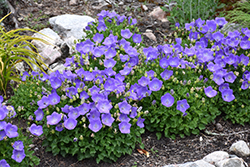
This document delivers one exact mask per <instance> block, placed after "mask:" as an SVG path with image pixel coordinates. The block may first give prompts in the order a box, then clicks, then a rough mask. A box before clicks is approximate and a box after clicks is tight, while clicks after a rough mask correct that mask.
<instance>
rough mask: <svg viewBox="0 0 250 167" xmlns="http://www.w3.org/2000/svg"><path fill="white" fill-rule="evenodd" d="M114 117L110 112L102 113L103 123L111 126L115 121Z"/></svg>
mask: <svg viewBox="0 0 250 167" xmlns="http://www.w3.org/2000/svg"><path fill="white" fill-rule="evenodd" d="M114 120H115V119H114V118H113V117H112V116H111V114H110V113H108V114H102V123H103V124H104V125H107V126H111V125H112V123H113V122H114Z"/></svg>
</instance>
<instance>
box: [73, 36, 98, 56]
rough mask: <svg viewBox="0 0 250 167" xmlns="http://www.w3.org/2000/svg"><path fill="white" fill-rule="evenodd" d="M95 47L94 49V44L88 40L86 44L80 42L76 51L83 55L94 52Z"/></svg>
mask: <svg viewBox="0 0 250 167" xmlns="http://www.w3.org/2000/svg"><path fill="white" fill-rule="evenodd" d="M93 47H94V43H93V42H92V41H91V40H90V39H87V40H86V41H84V42H80V43H77V44H76V50H77V51H78V52H80V53H81V54H86V53H88V52H92V51H93Z"/></svg>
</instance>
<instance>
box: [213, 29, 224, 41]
mask: <svg viewBox="0 0 250 167" xmlns="http://www.w3.org/2000/svg"><path fill="white" fill-rule="evenodd" d="M212 37H213V39H214V40H215V41H217V42H219V41H220V40H222V39H223V38H224V35H223V34H222V33H221V32H220V31H217V32H215V33H213V35H212Z"/></svg>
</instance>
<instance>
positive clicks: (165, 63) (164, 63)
mask: <svg viewBox="0 0 250 167" xmlns="http://www.w3.org/2000/svg"><path fill="white" fill-rule="evenodd" d="M159 64H160V66H161V68H163V69H165V68H167V67H168V65H169V64H168V59H167V58H166V57H163V58H162V59H161V60H160V62H159Z"/></svg>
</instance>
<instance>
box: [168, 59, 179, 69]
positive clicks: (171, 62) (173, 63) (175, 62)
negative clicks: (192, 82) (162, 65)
mask: <svg viewBox="0 0 250 167" xmlns="http://www.w3.org/2000/svg"><path fill="white" fill-rule="evenodd" d="M168 61H169V65H170V66H171V67H178V66H179V64H180V60H179V58H178V57H170V58H169V59H168Z"/></svg>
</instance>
